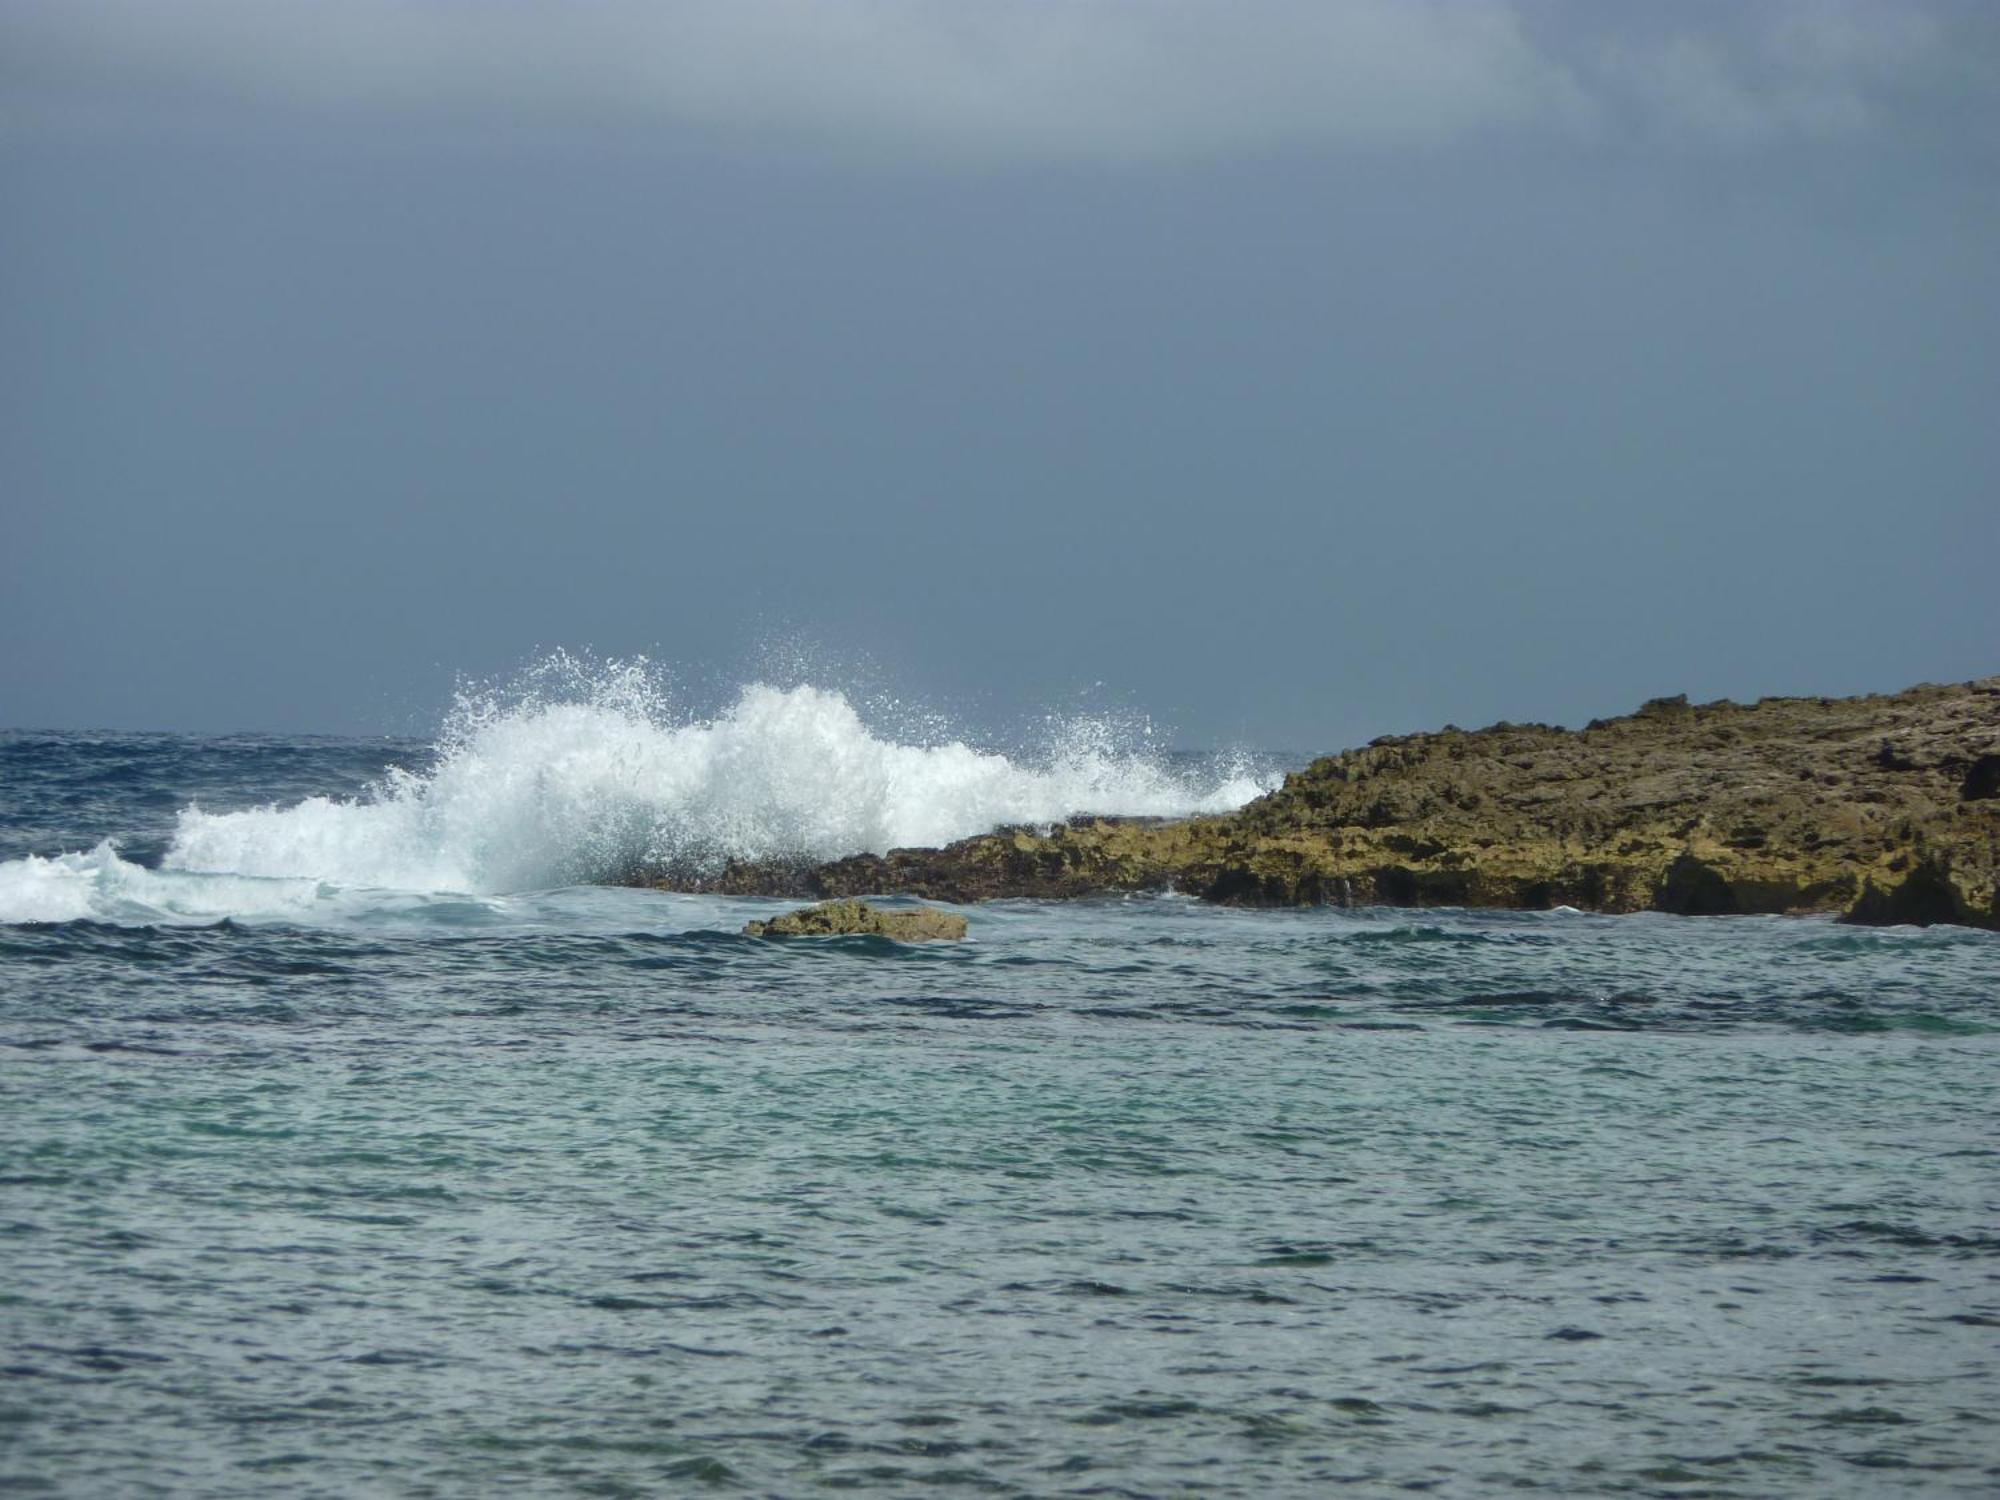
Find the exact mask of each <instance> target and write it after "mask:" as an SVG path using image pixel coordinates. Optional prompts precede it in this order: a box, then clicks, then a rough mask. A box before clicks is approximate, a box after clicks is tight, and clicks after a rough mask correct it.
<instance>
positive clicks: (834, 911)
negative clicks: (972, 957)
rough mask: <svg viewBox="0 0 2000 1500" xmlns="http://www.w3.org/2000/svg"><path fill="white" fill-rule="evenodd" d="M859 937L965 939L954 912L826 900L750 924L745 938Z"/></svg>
mask: <svg viewBox="0 0 2000 1500" xmlns="http://www.w3.org/2000/svg"><path fill="white" fill-rule="evenodd" d="M850 934H862V935H865V936H873V937H886V938H894V939H895V940H896V941H897V942H899V943H934V942H951V941H955V940H956V939H958V938H962V937H964V936H965V918H963V917H961V916H959V915H958V914H957V913H956V912H948V911H934V910H932V909H931V908H930V907H928V906H920V907H917V908H916V909H915V910H914V911H892V910H887V909H884V908H882V907H876V906H870V905H869V904H868V903H867V902H866V901H826V902H822V903H821V904H820V905H818V906H808V907H806V908H804V909H803V910H801V911H793V912H786V913H785V915H783V916H782V917H773V918H771V920H770V921H768V922H751V923H749V924H748V925H747V926H745V927H744V929H743V935H744V936H745V937H842V936H846V935H850Z"/></svg>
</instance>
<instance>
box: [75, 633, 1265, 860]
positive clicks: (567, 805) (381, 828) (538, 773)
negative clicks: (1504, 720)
mask: <svg viewBox="0 0 2000 1500" xmlns="http://www.w3.org/2000/svg"><path fill="white" fill-rule="evenodd" d="M1130 738H1131V737H1130V736H1121V735H1120V734H1119V733H1117V732H1116V731H1115V730H1114V729H1113V728H1112V727H1110V726H1108V725H1106V724H1105V723H1103V722H1102V721H1096V720H1069V721H1057V722H1052V723H1051V724H1050V725H1049V726H1048V731H1047V734H1046V736H1045V739H1046V743H1045V744H1044V746H1043V747H1042V749H1041V750H1040V751H1039V752H1038V753H1036V754H1033V755H1028V756H1021V757H1010V756H1008V755H1004V754H999V753H996V752H993V751H987V750H979V749H974V748H972V747H971V746H968V745H966V744H965V743H963V742H962V741H960V740H956V739H944V738H943V737H942V736H937V737H936V739H935V741H934V742H932V743H902V742H900V741H899V740H897V739H894V738H888V737H884V736H883V735H881V734H878V733H877V732H875V731H873V730H871V729H870V728H869V727H868V725H867V724H866V723H864V721H863V719H862V716H861V714H860V713H859V712H858V711H857V710H856V708H855V707H854V705H853V704H852V703H851V702H850V701H849V700H848V699H847V697H846V696H845V695H843V694H842V693H839V692H836V691H831V690H827V689H823V688H816V687H791V688H780V687H773V686H770V685H767V684H761V683H760V684H753V685H751V686H749V687H745V688H743V689H742V690H741V691H740V693H739V694H738V695H737V697H736V699H735V701H734V702H733V703H731V704H730V705H729V706H728V707H727V708H726V709H725V710H724V711H722V712H720V713H718V714H715V715H712V716H709V717H694V716H686V715H676V714H675V713H674V712H673V710H672V709H671V707H670V703H669V698H668V695H667V693H666V692H665V691H664V690H663V688H662V687H661V685H660V683H659V680H658V679H657V677H656V676H655V674H654V673H653V672H652V670H651V669H650V668H649V667H648V666H647V665H646V664H645V663H644V662H633V663H623V664H620V663H613V664H609V665H607V666H602V667H596V668H586V667H584V666H582V665H580V664H578V663H576V662H574V661H572V660H570V659H568V658H563V657H558V658H552V659H551V661H550V662H549V663H545V664H544V667H543V668H542V669H541V670H539V671H537V672H536V673H534V674H531V676H530V678H529V680H528V682H527V685H526V686H525V687H517V688H516V689H515V690H513V691H510V692H507V693H495V692H487V693H469V694H464V695H462V696H461V698H460V700H459V702H458V704H457V706H456V708H455V710H454V712H453V714H452V715H451V718H450V721H449V723H448V725H447V728H446V730H445V733H444V734H443V736H442V737H441V739H440V740H439V743H438V746H437V753H436V757H435V761H434V763H433V764H432V765H431V766H430V767H428V768H427V769H424V770H422V771H406V770H396V771H392V772H391V773H390V774H389V775H388V777H386V778H385V779H384V780H383V781H382V782H381V783H380V784H379V785H378V786H377V787H375V788H374V790H373V791H372V792H371V794H369V795H367V796H365V797H362V798H359V799H356V800H351V801H349V800H339V799H333V798H326V797H313V798H308V799H307V800H305V801H302V802H299V803H296V804H294V805H291V806H285V807H279V806H268V807H261V808H254V809H250V810H246V811H234V812H208V811H205V810H203V809H201V808H199V807H189V808H186V809H184V810H183V811H182V812H181V814H180V818H179V823H178V826H177V829H176V831H175V834H174V838H173V841H172V844H171V846H170V848H169V849H168V851H167V854H166V857H165V860H164V861H163V865H164V868H165V869H166V870H168V871H189V872H208V873H219V874H228V875H231V876H238V877H262V878H266V879H282V880H300V879H304V880H314V881H325V882H330V883H333V884H336V885H339V886H345V887H372V888H391V889H397V890H405V891H461V892H479V893H498V892H508V891H523V890H532V889H546V888H549V887H553V886H561V885H576V884H584V883H589V882H601V881H609V880H616V879H619V878H621V877H624V876H627V875H630V874H632V873H634V872H637V871H642V870H645V869H652V868H675V869H700V868H713V867H716V866H719V865H720V864H721V862H722V861H723V860H725V859H728V858H731V857H735V858H747V859H759V858H772V857H786V856H796V857H802V858H810V859H816V860H818V859H833V858H838V857H841V856H843V855H848V854H855V853H860V852H863V851H875V852H881V851H885V850H888V849H891V848H897V847H906V846H925V845H936V844H944V843H949V842H951V841H952V840H953V839H958V838H964V837H967V836H969V835H972V834H977V833H982V832H985V831H987V830H989V829H991V828H994V827H997V826H999V825H1002V824H1008V823H1037V824H1045V823H1050V822H1054V821H1057V820H1060V819H1063V818H1066V817H1070V816H1073V815H1075V814H1077V813H1084V812H1091V813H1107V814H1126V815H1157V816H1175V815H1182V814H1187V813H1194V812H1221V811H1227V810H1229V809H1231V808H1234V807H1238V806H1240V805H1242V804H1243V803H1244V802H1247V801H1248V800H1250V799H1251V798H1252V797H1254V796H1256V795H1258V794H1259V793H1260V792H1262V791H1264V790H1266V789H1267V787H1268V784H1269V783H1268V780H1267V779H1266V778H1263V777H1260V776H1258V775H1256V774H1254V773H1253V772H1252V771H1251V770H1250V769H1249V768H1248V767H1247V766H1246V765H1244V764H1242V763H1226V762H1219V763H1211V764H1207V765H1204V766H1199V767H1196V766H1176V765H1174V764H1172V763H1170V762H1169V761H1167V760H1166V759H1164V758H1161V757H1159V756H1156V755H1152V754H1149V753H1147V752H1146V751H1145V750H1144V749H1143V748H1134V747H1133V746H1132V745H1131V743H1130ZM98 874H99V875H100V876H101V875H102V870H101V869H100V870H99V871H98Z"/></svg>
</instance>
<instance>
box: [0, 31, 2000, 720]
mask: <svg viewBox="0 0 2000 1500" xmlns="http://www.w3.org/2000/svg"><path fill="white" fill-rule="evenodd" d="M0 201H4V202H5V203H6V205H7V208H6V211H5V212H4V214H0V507H4V511H3V512H0V516H3V517H4V523H5V535H6V536H7V537H8V538H9V545H7V546H6V547H5V548H4V550H0V645H4V648H5V649H4V651H0V723H9V724H93V725H98V724H102V725H127V726H155V727H210V728H213V727H231V726H244V727H265V728H299V729H336V730H337V729H357V728H359V729H394V730H405V729H412V728H420V727H422V725H423V724H424V722H425V721H426V719H427V718H428V717H429V716H431V715H434V713H435V712H436V710H437V709H438V708H439V707H440V706H441V703H442V700H443V698H444V696H445V694H446V692H447V691H448V689H449V684H450V681H451V677H452V675H453V673H454V672H458V671H465V672H470V673H476V674H492V673H495V672H504V671H505V670H506V669H508V668H509V667H510V666H512V665H514V664H517V663H519V662H521V661H522V660H523V659H525V658H527V657H528V656H530V655H531V654H532V653H533V652H534V651H535V650H536V649H537V648H538V647H554V646H591V647H594V648H596V649H598V650H600V651H603V652H607V653H612V654H620V653H627V652H633V651H647V652H650V653H652V654H654V655H656V656H658V657H659V658H661V659H662V660H663V661H665V662H667V663H669V664H678V665H684V666H687V667H689V668H693V669H697V670H704V671H707V672H710V673H713V674H720V675H721V676H723V677H724V678H727V677H728V676H730V675H731V674H733V673H734V672H736V671H738V670H742V669H747V668H750V667H754V666H755V665H757V663H758V660H759V658H760V656H761V655H764V654H768V649H769V647H770V645H771V643H772V642H774V641H797V640H804V641H808V642H812V643H815V645H816V647H817V649H818V650H819V651H820V652H822V653H823V654H824V657H825V659H826V661H827V662H828V663H829V668H828V670H829V673H830V674H831V675H835V676H838V675H842V674H843V673H848V674H855V673H858V675H860V676H862V677H866V678H869V679H870V680H871V682H873V683H874V684H875V685H878V686H888V687H891V688H893V689H895V690H898V691H901V692H903V693H905V694H907V695H910V696H913V697H918V698H924V699H928V700H931V701H934V702H936V703H937V704H939V705H940V706H943V707H945V708H947V709H950V710H952V711H953V712H955V713H958V714H960V715H961V716H962V717H963V718H964V720H965V721H966V723H967V724H968V726H969V727H971V728H974V729H976V730H987V731H992V732H1001V731H1004V730H1005V729H1007V728H1009V727H1011V726H1013V725H1015V724H1017V723H1018V722H1019V721H1020V720H1022V719H1023V718H1024V717H1026V716H1030V715H1033V714H1037V713H1039V712H1041V711H1042V710H1043V709H1044V708H1045V707H1050V706H1055V707H1066V706H1073V705H1075V704H1076V703H1077V702H1078V701H1079V695H1083V696H1084V697H1085V698H1088V695H1089V693H1091V692H1098V693H1100V694H1101V695H1104V696H1108V697H1109V698H1111V699H1113V700H1115V701H1117V702H1121V703H1129V704H1136V705H1138V706H1140V707H1143V708H1146V709H1150V710H1152V711H1154V712H1155V713H1157V714H1158V715H1159V716H1160V717H1161V718H1162V719H1164V720H1165V721H1167V722H1168V723H1170V724H1171V725H1172V726H1174V728H1175V729H1176V730H1177V731H1178V737H1179V738H1180V739H1182V740H1183V741H1186V742H1190V743H1204V742H1215V741H1221V740H1229V739H1247V740H1250V741H1253V742H1257V743H1264V744H1278V745H1288V746H1294V747H1300V748H1326V747H1331V746H1333V745H1336V744H1341V743H1347V742H1350V741H1352V740H1354V739H1357V738H1366V737H1368V736H1370V735H1373V734H1375V733H1379V732H1382V731H1384V730H1389V729H1401V728H1414V727H1421V726H1424V725H1427V724H1435V723H1441V722H1444V721H1446V720H1453V721H1457V722H1460V723H1473V722H1483V721H1486V720H1490V719H1492V718H1496V717H1503V716H1504V717H1513V718H1553V719H1559V720H1570V721H1574V720H1578V719H1581V718H1586V717H1589V716H1591V715H1594V714H1600V713H1607V712H1614V711H1618V710H1621V709H1624V708H1628V707H1631V706H1633V705H1634V704H1636V702H1637V701H1638V700H1640V699H1641V698H1644V697H1647V696H1650V695H1652V694H1654V693H1658V692H1669V691H1679V690H1686V691H1689V692H1690V693H1693V694H1694V695H1696V696H1697V697H1707V696H1715V695H1720V694H1732V695H1736V696H1755V695H1756V694H1758V693H1761V692H1820V691H1827V692H1845V691H1855V690H1862V689H1869V688H1889V687H1895V686H1900V685H1903V684H1904V683H1906V682H1908V681H1913V680H1917V679H1920V678H1926V677H1930V678H1952V677H1963V676H1969V675H1975V674H1980V673H1985V672H1991V671H1995V670H2000V589H1996V588H1995V587H1994V585H1993V584H1992V582H1991V579H1992V578H1993V576H1994V574H1995V572H1996V564H2000V503H1996V501H2000V497H1996V495H1995V476H1996V473H2000V437H1996V428H2000V423H1996V422H1995V420H1994V418H1993V415H1992V413H1993V411H1994V410H1995V409H1996V408H2000V399H1996V398H2000V369H1996V364H1997V363H2000V359H1997V358H1996V353H1995V351H1996V349H2000V274H1996V270H1995V266H1996V263H2000V253H1996V252H2000V237H1997V236H1996V231H2000V12H1996V11H1993V10H1991V9H1990V8H1988V7H1984V6H1979V5H1972V4H1960V5H1948V4H1937V5H1928V6H1927V5H1921V4H1916V3H1898V4H1843V3H1820V4H1803V3H1801V4H1769V5H1761V6H1759V5H1749V6H1746V5H1734V4H1731V5H1713V6H1710V5H1701V4H1685V5H1677V6H1660V7H1625V6H1602V5H1585V4H1562V3H1551V0H1542V3H1536V0H1522V3H1519V4H1516V5H1513V6H1506V5H1501V4H1497V3H1492V4H1471V3H1459V4H1435V5H1430V4H1419V3H1411V0H1379V3H1355V4H1329V3H1318V4H1306V3H1293V0H1268V3H1254V0H1253V3H1243V0H1236V3H1227V4H1225V3H1222V0H1025V3H1024V0H982V3H972V0H952V3H946V0H845V3H833V0H821V3H814V0H703V3H660V4H650V5H638V4H632V3H626V0H600V3H596V4H588V5H576V6H561V5H555V4H552V3H543V0H512V3H496V4H474V3H471V0H430V3H422V0H409V3H403V4H389V3H385V0H345V3H343V4H339V5H317V4H306V3H288V0H264V3H252V0H151V3H141V0H129V3H94V0H62V3H34V4H23V3H19V0H0ZM856 663H860V664H861V666H860V667H859V668H857V667H856V666H855V664H856ZM1097 683H1103V684H1105V687H1104V688H1103V689H1101V690H1096V689H1093V687H1092V685H1093V684H1097Z"/></svg>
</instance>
